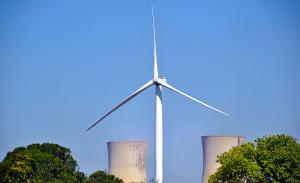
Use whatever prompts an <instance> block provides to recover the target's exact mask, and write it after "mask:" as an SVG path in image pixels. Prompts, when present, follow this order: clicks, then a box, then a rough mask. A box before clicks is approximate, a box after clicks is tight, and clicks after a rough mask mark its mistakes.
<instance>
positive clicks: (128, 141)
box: [107, 140, 148, 144]
mask: <svg viewBox="0 0 300 183" xmlns="http://www.w3.org/2000/svg"><path fill="white" fill-rule="evenodd" d="M107 143H108V144H134V143H138V144H148V142H147V141H142V140H120V141H109V142H107Z"/></svg>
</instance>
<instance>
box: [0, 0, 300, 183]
mask: <svg viewBox="0 0 300 183" xmlns="http://www.w3.org/2000/svg"><path fill="white" fill-rule="evenodd" d="M155 13H156V24H157V44H158V46H157V47H158V50H157V51H158V53H157V54H158V62H159V63H158V64H159V71H160V74H161V75H164V76H166V78H167V81H168V82H169V83H170V84H172V85H174V86H176V87H177V88H178V89H180V90H182V91H185V92H187V93H188V94H190V95H192V96H194V97H196V98H198V99H202V100H204V101H206V102H208V103H209V104H211V105H213V106H216V107H220V108H221V109H222V110H224V111H225V112H227V113H230V114H231V115H232V116H231V117H226V116H223V115H220V114H218V113H216V112H214V111H212V110H209V109H207V108H205V107H203V106H201V105H199V104H197V103H194V102H192V101H190V100H188V99H186V98H184V97H182V96H180V95H178V94H176V93H173V92H171V91H169V90H164V93H163V98H164V133H165V134H164V148H165V151H164V157H165V159H164V165H165V166H164V171H165V174H164V177H165V181H166V182H167V183H182V182H187V183H197V182H199V181H200V180H201V176H202V147H201V136H203V135H243V136H246V138H247V139H248V140H250V141H252V140H253V139H255V138H256V137H259V136H263V135H268V134H282V133H285V134H289V135H292V136H294V137H296V138H297V139H300V121H299V120H300V34H299V33H300V21H299V18H300V2H299V1H297V0H294V1H293V0H281V1H280V0H275V1H274V0H265V1H261V0H246V1H237V0H229V1H221V0H219V1H218V0H215V1H199V0H188V1H178V0H172V1H171V0H163V1H155ZM152 62H153V44H152V27H151V8H150V2H149V1H148V0H126V1H111V0H107V1H96V0H90V1H74V0H62V1H61V0H54V1H53V0H45V1H39V0H27V1H22V0H13V1H11V0H2V1H1V2H0V84H1V89H0V121H1V128H0V158H1V159H2V158H3V157H4V156H5V154H6V152H8V151H10V150H12V149H13V148H15V147H17V146H24V145H28V144H31V143H42V142H53V143H58V144H61V145H63V146H66V147H69V148H71V150H72V153H73V155H74V157H75V158H76V159H77V160H78V163H79V165H80V169H81V170H82V171H84V172H86V173H91V172H94V171H96V170H98V169H101V170H104V169H106V168H107V148H106V142H107V141H112V140H146V141H148V142H149V158H148V174H149V177H153V176H154V148H153V146H154V88H151V89H148V90H147V91H146V92H145V93H143V94H142V95H140V96H138V97H137V98H136V99H135V100H134V101H131V102H130V103H128V105H126V106H125V107H123V108H122V109H120V110H118V111H117V112H115V113H114V115H112V116H110V117H109V118H107V119H106V120H105V121H103V122H102V123H101V124H99V125H98V126H97V127H96V128H94V129H93V130H91V131H90V132H86V131H85V129H87V128H88V127H89V126H90V125H91V124H92V123H93V122H94V121H95V120H96V119H97V118H98V117H100V116H101V115H102V114H103V113H105V112H107V111H108V110H109V109H110V108H111V107H112V106H113V105H115V104H116V103H118V102H119V101H120V100H122V99H123V98H124V97H126V96H128V95H129V94H130V93H131V92H133V91H134V90H136V89H137V88H138V87H140V86H141V85H142V84H144V83H145V82H147V81H148V80H150V79H151V77H152Z"/></svg>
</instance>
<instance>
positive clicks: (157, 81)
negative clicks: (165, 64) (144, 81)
mask: <svg viewBox="0 0 300 183" xmlns="http://www.w3.org/2000/svg"><path fill="white" fill-rule="evenodd" d="M152 81H153V84H155V85H161V84H160V83H167V80H166V78H165V77H164V76H159V77H155V78H153V79H152Z"/></svg>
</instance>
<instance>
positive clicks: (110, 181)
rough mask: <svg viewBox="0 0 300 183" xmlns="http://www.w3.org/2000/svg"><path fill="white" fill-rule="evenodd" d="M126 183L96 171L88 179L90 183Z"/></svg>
mask: <svg viewBox="0 0 300 183" xmlns="http://www.w3.org/2000/svg"><path fill="white" fill-rule="evenodd" d="M99 182H101V183H124V182H123V181H122V180H121V179H119V178H117V177H115V176H114V175H109V174H106V173H105V172H103V171H96V172H95V173H93V174H91V175H90V176H89V178H88V183H99Z"/></svg>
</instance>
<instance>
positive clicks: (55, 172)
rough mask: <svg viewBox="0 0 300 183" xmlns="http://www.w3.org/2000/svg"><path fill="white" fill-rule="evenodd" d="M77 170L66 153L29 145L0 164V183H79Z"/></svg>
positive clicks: (53, 147)
mask: <svg viewBox="0 0 300 183" xmlns="http://www.w3.org/2000/svg"><path fill="white" fill-rule="evenodd" d="M77 169H78V165H77V162H76V160H74V158H73V157H72V155H71V151H70V149H67V148H65V147H62V146H60V145H58V144H50V143H44V144H31V145H29V146H27V147H17V148H15V149H14V150H13V151H12V152H8V153H7V155H6V157H5V158H4V160H3V161H2V162H1V163H0V182H3V183H5V182H57V183H59V182H83V180H84V174H83V173H81V172H79V171H78V170H77ZM82 174H83V176H82Z"/></svg>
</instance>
